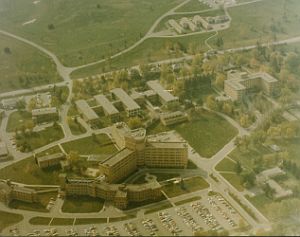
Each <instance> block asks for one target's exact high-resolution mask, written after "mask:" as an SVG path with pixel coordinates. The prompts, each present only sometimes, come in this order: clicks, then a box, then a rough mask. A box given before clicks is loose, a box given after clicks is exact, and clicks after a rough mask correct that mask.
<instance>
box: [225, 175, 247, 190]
mask: <svg viewBox="0 0 300 237" xmlns="http://www.w3.org/2000/svg"><path fill="white" fill-rule="evenodd" d="M220 174H221V175H222V176H223V177H224V178H225V179H227V181H228V182H229V183H231V184H232V186H233V187H235V188H236V189H237V190H238V191H240V192H242V191H244V187H243V185H242V178H241V177H240V176H238V175H237V174H231V173H222V172H220Z"/></svg>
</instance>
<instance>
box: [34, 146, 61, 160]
mask: <svg viewBox="0 0 300 237" xmlns="http://www.w3.org/2000/svg"><path fill="white" fill-rule="evenodd" d="M59 152H62V151H61V149H60V148H59V146H58V145H56V146H53V147H51V148H49V149H47V150H45V151H42V152H39V153H36V154H35V155H36V157H41V156H45V155H51V154H55V153H59Z"/></svg>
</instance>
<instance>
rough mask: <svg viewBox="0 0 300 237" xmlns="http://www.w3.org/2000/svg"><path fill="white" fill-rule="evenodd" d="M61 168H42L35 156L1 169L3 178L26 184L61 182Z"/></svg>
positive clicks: (0, 174) (0, 175) (0, 176)
mask: <svg viewBox="0 0 300 237" xmlns="http://www.w3.org/2000/svg"><path fill="white" fill-rule="evenodd" d="M58 176H59V170H56V169H53V170H51V169H48V170H42V169H40V168H39V167H38V166H37V164H36V163H35V160H34V158H33V157H29V158H27V159H24V160H21V161H19V162H17V163H15V164H12V165H9V166H7V167H5V168H3V169H1V170H0V178H1V179H10V180H11V181H15V182H21V183H26V184H59V177H58Z"/></svg>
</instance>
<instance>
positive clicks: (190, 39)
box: [71, 33, 214, 79]
mask: <svg viewBox="0 0 300 237" xmlns="http://www.w3.org/2000/svg"><path fill="white" fill-rule="evenodd" d="M213 34H214V33H203V34H199V35H193V36H187V37H173V38H168V39H166V38H164V39H161V38H150V39H147V40H145V41H144V42H143V43H142V44H140V45H139V46H137V47H136V48H134V49H132V50H131V51H129V52H126V53H124V54H122V55H121V56H119V57H117V58H114V59H111V60H109V62H106V63H99V64H96V65H94V66H89V67H85V68H82V69H79V70H76V71H74V72H73V73H72V74H71V77H72V78H82V77H86V76H90V75H94V74H99V73H102V72H106V71H111V70H117V69H121V68H126V67H130V66H135V65H140V64H146V63H151V62H155V61H159V60H164V59H168V58H177V57H182V56H184V53H183V52H182V51H178V52H171V51H169V50H168V49H167V47H166V45H169V44H179V45H181V47H182V48H183V49H184V51H188V48H189V47H192V48H195V49H196V50H197V51H198V52H199V51H202V52H204V51H205V50H206V49H207V46H206V45H205V44H204V41H205V40H206V39H207V38H208V37H210V36H211V35H213ZM153 79H155V78H153Z"/></svg>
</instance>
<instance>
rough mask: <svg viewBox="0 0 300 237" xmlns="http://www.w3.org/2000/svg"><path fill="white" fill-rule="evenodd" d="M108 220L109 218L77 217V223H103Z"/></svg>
mask: <svg viewBox="0 0 300 237" xmlns="http://www.w3.org/2000/svg"><path fill="white" fill-rule="evenodd" d="M106 222H107V218H79V219H76V222H75V225H88V224H103V223H106Z"/></svg>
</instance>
